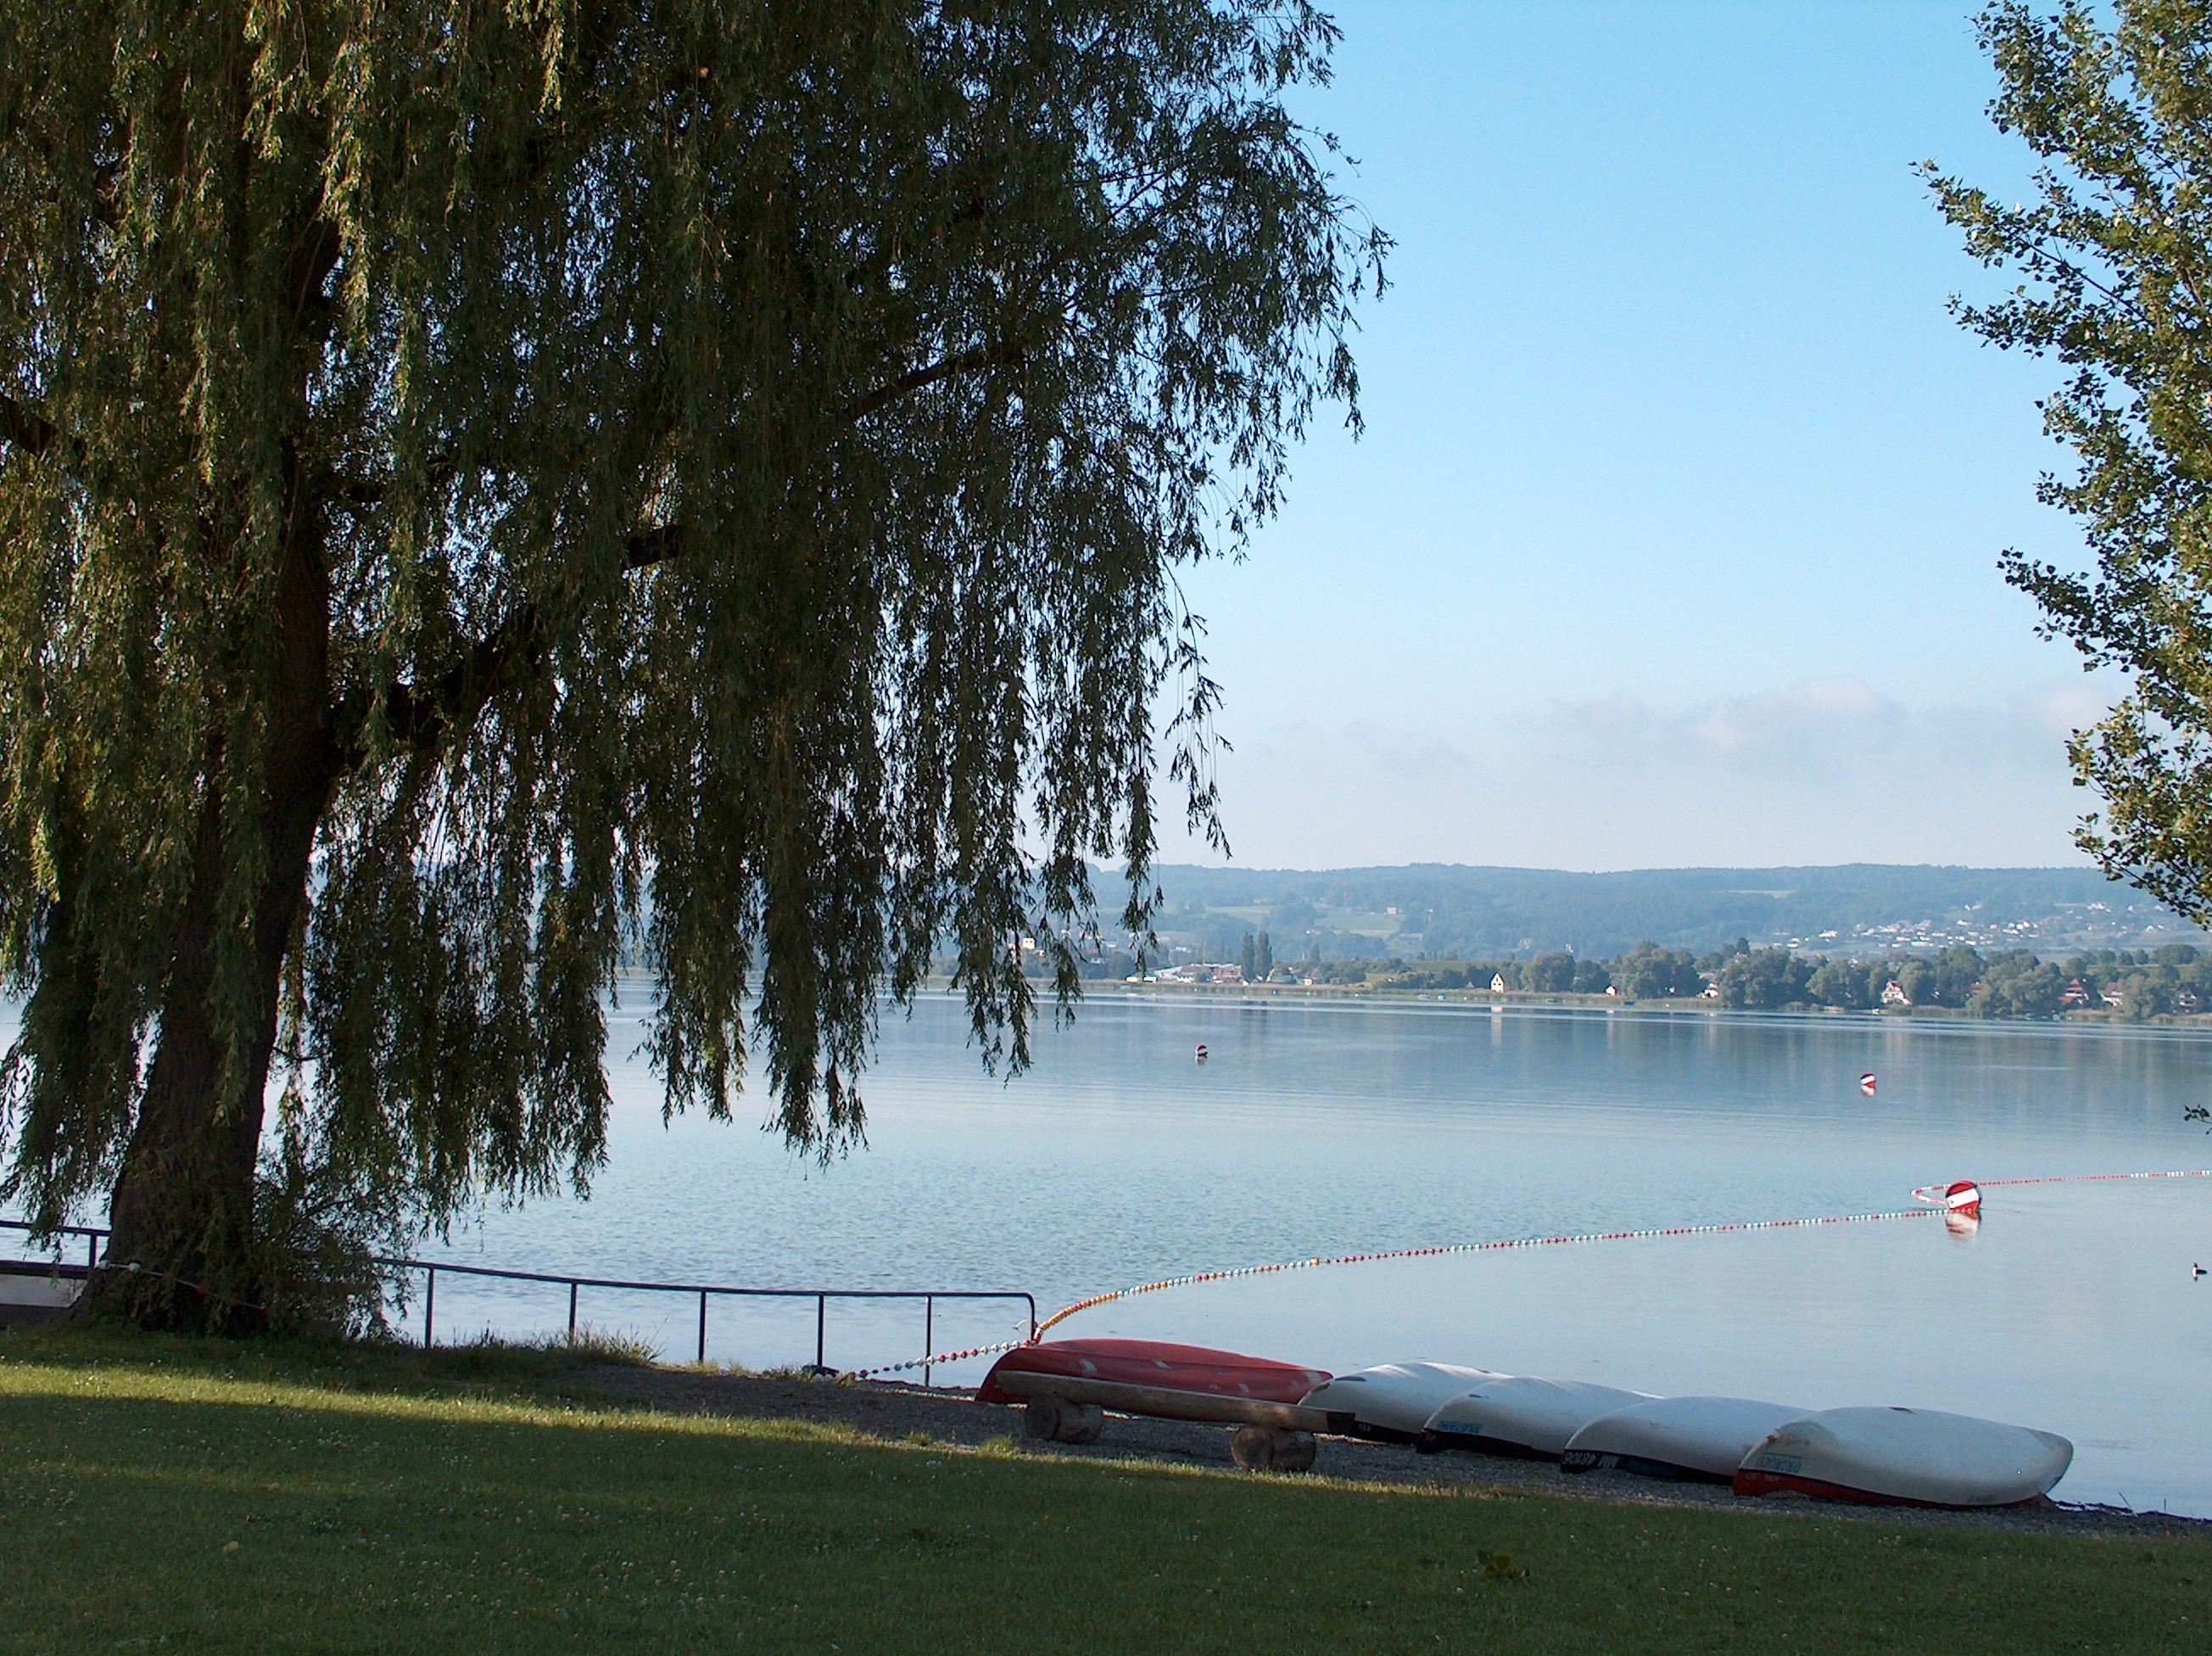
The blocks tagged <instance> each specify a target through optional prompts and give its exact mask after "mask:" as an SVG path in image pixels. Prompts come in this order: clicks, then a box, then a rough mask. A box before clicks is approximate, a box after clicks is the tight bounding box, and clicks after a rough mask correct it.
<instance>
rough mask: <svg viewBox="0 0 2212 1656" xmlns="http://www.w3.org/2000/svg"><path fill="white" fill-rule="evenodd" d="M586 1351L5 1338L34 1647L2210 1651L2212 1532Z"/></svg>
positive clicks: (10, 1536) (0, 1495) (13, 1503)
mask: <svg viewBox="0 0 2212 1656" xmlns="http://www.w3.org/2000/svg"><path fill="white" fill-rule="evenodd" d="M571 1361H572V1360H571V1359H570V1358H569V1357H568V1355H567V1354H565V1353H564V1352H562V1351H561V1350H560V1349H526V1350H519V1351H517V1350H507V1349H495V1348H477V1349H463V1350H459V1351H453V1352H441V1353H438V1354H435V1355H425V1354H422V1353H419V1352H405V1351H398V1350H380V1349H358V1348H349V1349H312V1348H303V1347H298V1346H285V1345H276V1344H264V1345H217V1344H211V1343H199V1342H185V1341H175V1340H163V1339H155V1338H147V1337H126V1336H121V1335H115V1334H101V1333H98V1332H95V1331H92V1330H69V1329H64V1330H36V1331H19V1332H15V1333H12V1334H9V1335H6V1336H0V1536H4V1537H6V1549H5V1553H6V1556H5V1562H4V1566H0V1583H4V1586H0V1651H6V1652H10V1653H14V1652H22V1653H46V1652H55V1653H61V1652H68V1653H78V1652H96V1651H135V1650H154V1649H163V1648H167V1649H185V1650H190V1651H191V1652H193V1653H194V1656H201V1653H214V1652H223V1651H255V1652H259V1651H301V1652H325V1651H327V1652H339V1651H348V1652H350V1651H457V1652H459V1651H465V1652H469V1653H471V1656H474V1653H495V1652H509V1651H513V1652H538V1651H558V1650H571V1649H574V1650H591V1651H620V1652H630V1651H651V1652H655V1653H659V1652H691V1651H738V1652H744V1651H786V1650H790V1651H839V1650H842V1651H848V1652H863V1651H867V1652H877V1651H882V1652H890V1651H897V1652H902V1653H904V1652H919V1653H927V1652H934V1651H959V1652H963V1653H970V1652H976V1651H1000V1650H1004V1651H1021V1652H1024V1653H1026V1652H1030V1651H1034V1650H1039V1649H1069V1650H1078V1651H1082V1652H1085V1653H1093V1652H1098V1653H1104V1652H1119V1651H1130V1652H1139V1651H1142V1652H1172V1651H1213V1650H1221V1651H1244V1650H1249V1649H1255V1648H1259V1649H1267V1650H1270V1651H1277V1650H1280V1651H1293V1652H1303V1651H1315V1652H1321V1651H1327V1652H1331V1653H1334V1652H1364V1651H1376V1652H1383V1651H1389V1652H1404V1651H1417V1650H1431V1649H1449V1650H1478V1649H1480V1650H1488V1649H1490V1648H1492V1647H1496V1648H1498V1649H1503V1650H1510V1651H1563V1652H1564V1651H1574V1652H1583V1651H1606V1652H1612V1651H1625V1652H1633V1651H1681V1650H1698V1651H1705V1650H1734V1649H1743V1650H1757V1651H1759V1652H1761V1653H1772V1652H1775V1651H1787V1650H1796V1649H1818V1650H1823V1651H1826V1650H1840V1651H1856V1650H1867V1651H1885V1652H1891V1651H1897V1650H1911V1649H1923V1650H1930V1651H1935V1650H1942V1651H1946V1652H1953V1651H1956V1650H1957V1649H1959V1648H1960V1647H1962V1646H1965V1647H1975V1648H1997V1649H2003V1648H2012V1649H2022V1650H2033V1651H2044V1650H2054V1649H2059V1648H2066V1649H2084V1648H2088V1649H2100V1650H2125V1651H2143V1652H2153V1651H2162V1650H2176V1651H2179V1650H2192V1651H2193V1650H2201V1649H2203V1648H2204V1647H2205V1635H2206V1630H2207V1629H2206V1623H2207V1620H2208V1619H2212V1545H2208V1544H2207V1543H2203V1542H2198V1541H2193V1540H2158V1541H2143V1540H2141V1539H2132V1538H2130V1539H2118V1538H2112V1539H2106V1538H2081V1537H2036V1536H2013V1535H2002V1534H1996V1533H1991V1532H1985V1531H1970V1530H1959V1529H1941V1528H1932V1527H1917V1526H1911V1525H1883V1524H1881V1523H1868V1522H1863V1521H1853V1520H1842V1519H1832V1518H1825V1517H1804V1516H1795V1515H1783V1514H1772V1515H1761V1514H1758V1513H1705V1512H1695V1511H1682V1512H1674V1511H1652V1510H1649V1509H1640V1508H1630V1507H1603V1506H1599V1505H1596V1504H1595V1503H1590V1502H1586V1501H1568V1500H1561V1499H1546V1498H1539V1497H1502V1496H1501V1497H1483V1496H1477V1495H1464V1494H1460V1495H1445V1494H1440V1493H1429V1492H1407V1491H1404V1490H1389V1489H1377V1488H1370V1487H1363V1486H1358V1485H1351V1484H1343V1483H1330V1482H1322V1481H1320V1480H1315V1479H1303V1480H1300V1479H1289V1478H1273V1477H1253V1476H1221V1475H1215V1474H1208V1473H1200V1472H1192V1471H1182V1470H1170V1469H1162V1468H1155V1467H1139V1466H1136V1465H1133V1464H1116V1463H1110V1462H1109V1463H1096V1462H1091V1463H1071V1462H1064V1461H1048V1460H1042V1459H1036V1458H1029V1457H1026V1456H1024V1455H1023V1454H1022V1453H1021V1452H1019V1451H1018V1449H1017V1448H1016V1446H1014V1445H1013V1444H1012V1442H1011V1441H1008V1440H1001V1441H1000V1442H996V1443H994V1444H992V1445H989V1446H986V1448H985V1449H984V1450H982V1451H969V1452H962V1451H954V1450H948V1449H946V1448H945V1447H943V1446H938V1445H934V1444H930V1443H927V1442H926V1441H925V1442H914V1441H911V1440H909V1441H905V1442H898V1443H890V1442H883V1441H878V1440H870V1439H866V1438H862V1437H859V1436H857V1435H854V1434H849V1433H842V1432H837V1431H831V1430H825V1429H822V1428H808V1427H803V1426H799V1425H789V1424H780V1423H763V1422H738V1421H721V1420H709V1419H703V1418H679V1417H672V1416H646V1415H641V1414H637V1413H630V1412H624V1411H623V1410H621V1409H616V1408H612V1407H608V1406H605V1404H604V1403H603V1402H602V1401H600V1400H598V1399H596V1398H594V1397H592V1396H591V1395H590V1394H588V1393H586V1392H584V1391H581V1390H580V1388H578V1386H577V1385H576V1384H575V1382H574V1380H573V1379H571V1378H570V1377H569V1373H568V1370H569V1365H570V1363H571Z"/></svg>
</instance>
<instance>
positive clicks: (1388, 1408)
mask: <svg viewBox="0 0 2212 1656" xmlns="http://www.w3.org/2000/svg"><path fill="white" fill-rule="evenodd" d="M1504 1378H1505V1377H1504V1375H1502V1374H1494V1373H1492V1372H1491V1371H1490V1370H1488V1369H1486V1368H1469V1367H1466V1366H1465V1365H1464V1364H1461V1363H1383V1364H1380V1365H1378V1366H1376V1367H1373V1368H1363V1369H1361V1370H1360V1371H1359V1372H1358V1373H1356V1374H1339V1375H1338V1376H1336V1378H1335V1379H1332V1380H1329V1381H1328V1382H1327V1383H1326V1384H1324V1385H1317V1386H1316V1387H1315V1388H1314V1389H1313V1390H1312V1391H1309V1392H1307V1393H1306V1396H1305V1406H1306V1407H1307V1408H1309V1409H1335V1410H1341V1411H1342V1412H1344V1413H1346V1414H1348V1415H1350V1416H1352V1419H1353V1421H1354V1422H1356V1425H1355V1426H1354V1428H1353V1429H1354V1430H1355V1431H1357V1432H1358V1434H1359V1435H1360V1436H1361V1437H1363V1438H1382V1439H1384V1440H1387V1441H1389V1442H1393V1443H1411V1442H1413V1440H1415V1439H1417V1438H1419V1436H1420V1435H1421V1432H1422V1430H1423V1428H1425V1427H1426V1426H1427V1425H1428V1423H1429V1417H1430V1416H1432V1415H1434V1414H1435V1413H1436V1412H1437V1409H1441V1408H1443V1406H1444V1405H1445V1404H1446V1403H1449V1402H1450V1401H1451V1400H1452V1399H1453V1398H1454V1397H1458V1396H1459V1395H1460V1394H1461V1393H1462V1392H1464V1391H1468V1390H1470V1389H1471V1388H1473V1387H1474V1386H1478V1385H1481V1384H1482V1383H1483V1382H1484V1381H1485V1380H1499V1379H1504ZM1798 1412H1800V1413H1801V1414H1802V1412H1803V1411H1802V1409H1801V1410H1800V1411H1798ZM1737 1458H1738V1459H1741V1458H1742V1457H1741V1456H1738V1457H1737ZM1730 1470H1734V1469H1733V1468H1731V1469H1730Z"/></svg>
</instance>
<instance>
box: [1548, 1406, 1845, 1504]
mask: <svg viewBox="0 0 2212 1656" xmlns="http://www.w3.org/2000/svg"><path fill="white" fill-rule="evenodd" d="M1808 1412H1809V1411H1808V1410H1806V1409H1798V1408H1793V1407H1792V1406H1791V1405H1790V1404H1788V1403H1759V1402H1757V1401H1755V1400H1754V1399H1753V1398H1750V1397H1654V1398H1653V1399H1651V1401H1650V1402H1649V1403H1630V1404H1629V1405H1627V1406H1626V1408H1622V1409H1614V1410H1613V1413H1611V1414H1610V1415H1601V1416H1598V1417H1597V1419H1595V1420H1594V1421H1592V1422H1590V1423H1589V1425H1587V1426H1585V1427H1583V1428H1582V1429H1581V1430H1580V1431H1578V1432H1577V1433H1576V1434H1574V1436H1573V1437H1572V1438H1571V1439H1569V1440H1568V1441H1567V1446H1566V1449H1565V1452H1563V1453H1562V1454H1561V1455H1560V1457H1559V1470H1561V1471H1565V1472H1593V1471H1613V1470H1619V1471H1623V1472H1634V1473H1637V1474H1638V1475H1639V1476H1644V1477H1664V1478H1690V1479H1696V1480H1699V1481H1700V1482H1708V1483H1733V1482H1735V1473H1736V1468H1737V1467H1739V1466H1741V1465H1742V1464H1743V1458H1744V1457H1745V1456H1746V1455H1747V1454H1749V1453H1750V1452H1751V1449H1752V1446H1753V1444H1755V1443H1758V1442H1759V1440H1761V1439H1763V1438H1765V1436H1766V1434H1768V1433H1770V1432H1771V1431H1773V1430H1774V1429H1775V1428H1777V1427H1778V1426H1784V1425H1786V1424H1788V1423H1789V1422H1791V1421H1796V1420H1802V1419H1804V1418H1805V1416H1806V1415H1807V1414H1808Z"/></svg>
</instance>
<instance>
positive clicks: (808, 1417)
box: [575, 1364, 2212, 1537]
mask: <svg viewBox="0 0 2212 1656" xmlns="http://www.w3.org/2000/svg"><path fill="white" fill-rule="evenodd" d="M575 1378H576V1379H577V1380H579V1381H580V1382H581V1383H582V1384H583V1385H586V1386H588V1387H590V1388H591V1389H592V1390H593V1391H599V1392H602V1393H610V1394H612V1395H613V1396H614V1397H617V1398H620V1399H621V1400H622V1401H623V1402H625V1403H632V1404H636V1405H641V1406H642V1407H645V1408H647V1409H661V1410H665V1411H667V1412H669V1413H672V1414H684V1415H729V1416H742V1417H745V1418H750V1419H759V1420H800V1421H813V1422H822V1423H825V1424H837V1425H843V1426H849V1427H852V1428H855V1429H856V1430H858V1431H860V1432H864V1433H866V1434H869V1435H870V1436H872V1437H878V1438H884V1439H903V1438H910V1437H913V1436H915V1435H916V1434H919V1435H921V1436H923V1437H926V1438H928V1439H930V1440H933V1441H936V1442H939V1443H947V1444H954V1445H960V1446H968V1447H971V1448H972V1447H974V1446H976V1445H978V1444H981V1443H983V1442H986V1441H987V1440H991V1439H994V1438H1012V1440H1014V1441H1015V1442H1016V1443H1017V1444H1018V1445H1020V1446H1021V1448H1022V1451H1023V1452H1024V1453H1026V1454H1032V1455H1037V1456H1053V1457H1061V1458H1068V1459H1082V1460H1134V1461H1160V1462H1166V1463H1169V1464H1174V1465H1178V1466H1200V1467H1206V1468H1208V1469H1212V1470H1221V1471H1233V1470H1235V1463H1234V1462H1232V1461H1231V1459H1230V1457H1229V1436H1230V1428H1227V1427H1225V1426H1216V1425H1210V1424H1202V1423H1199V1422H1188V1421H1163V1420H1151V1419H1146V1418H1144V1417H1141V1416H1125V1415H1111V1414H1109V1416H1107V1420H1106V1431H1105V1435H1104V1436H1103V1438H1102V1439H1101V1440H1099V1441H1098V1442H1097V1443H1095V1444H1066V1443H1044V1442H1039V1441H1036V1440H1033V1439H1031V1438H1030V1437H1028V1436H1027V1435H1026V1434H1024V1430H1023V1416H1022V1411H1021V1410H1019V1409H1008V1408H1004V1407H1001V1406H1000V1405H998V1404H994V1403H978V1402H976V1401H975V1396H974V1394H973V1393H972V1392H969V1391H956V1390H953V1389H951V1388H948V1387H942V1386H940V1387H935V1388H932V1389H929V1390H926V1391H925V1390H923V1389H922V1388H921V1387H919V1386H907V1385H886V1384H882V1383H879V1382H876V1381H867V1380H863V1381H858V1382H851V1383H839V1382H835V1381H830V1380H810V1379H796V1378H782V1377H769V1376H760V1375H743V1374H718V1373H712V1372H708V1371H702V1370H695V1369H681V1368H632V1367H617V1366H615V1365H611V1364H609V1365H601V1366H598V1367H590V1368H586V1369H582V1370H580V1371H578V1373H577V1374H576V1376H575ZM1312 1476H1321V1477H1332V1478H1342V1479H1346V1480H1350V1481H1352V1482H1361V1483H1380V1484H1401V1485H1411V1486H1414V1487H1418V1488H1424V1489H1469V1490H1475V1489H1480V1490H1486V1491H1496V1492H1498V1493H1503V1494H1519V1495H1565V1496H1569V1497H1572V1498H1575V1499H1579V1500H1585V1501H1612V1502H1614V1503H1616V1504H1619V1505H1623V1506H1642V1507H1737V1508H1747V1507H1751V1506H1752V1504H1753V1503H1750V1502H1747V1501H1738V1500H1737V1499H1736V1497H1735V1495H1731V1494H1730V1493H1729V1490H1728V1489H1726V1488H1724V1487H1723V1486H1722V1485H1720V1484H1717V1483H1663V1482H1655V1481H1653V1480H1651V1479H1649V1478H1640V1477H1633V1476H1629V1475H1627V1474H1626V1473H1611V1472H1587V1473H1583V1474H1581V1475H1579V1476H1573V1477H1569V1476H1566V1475H1565V1474H1564V1473H1562V1472H1561V1471H1560V1470H1559V1468H1558V1467H1556V1466H1553V1465H1551V1464H1547V1463H1543V1462H1537V1461H1522V1460H1500V1459H1496V1458H1492V1457H1489V1456H1484V1455H1469V1454H1451V1453H1446V1454H1438V1455H1422V1454H1416V1453H1415V1452H1413V1450H1412V1449H1411V1448H1409V1447H1404V1446H1398V1445H1395V1444H1384V1443H1369V1442H1366V1441H1364V1440H1360V1439H1358V1438H1338V1437H1323V1438H1322V1440H1320V1453H1319V1456H1318V1458H1316V1461H1315V1464H1314V1469H1313V1473H1312ZM1757 1510H1759V1511H1760V1512H1762V1513H1776V1514H1781V1513H1803V1514H1808V1515H1819V1516H1821V1517H1828V1518H1855V1519H1863V1520H1865V1521H1868V1522H1878V1523H1882V1524H1892V1525H1895V1524H1934V1525H1964V1526H1969V1527H1972V1528H1977V1529H1986V1530H2002V1531H2015V1532H2020V1533H2032V1534H2045V1535H2160V1536H2175V1535H2193V1536H2201V1537H2212V1520H2207V1519H2191V1518H2176V1517H2173V1516H2172V1515H2170V1514H2167V1513H2133V1512H2129V1511H2127V1510H2125V1509H2124V1508H2121V1507H2080V1506H2074V1505H2071V1504H2069V1503H2067V1502H2064V1501H2048V1502H2045V1503H2042V1504H2040V1505H2038V1506H2034V1507H2005V1508H2001V1509H1996V1510H1992V1511H1989V1512H1970V1513H1952V1512H1929V1511H1924V1510H1921V1509H1917V1508H1913V1507H1854V1506H1850V1505H1848V1504H1845V1503H1841V1502H1830V1501H1817V1502H1816V1501H1807V1500H1803V1499H1801V1498H1797V1497H1768V1498H1765V1499H1764V1500H1761V1501H1759V1502H1758V1503H1757Z"/></svg>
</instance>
